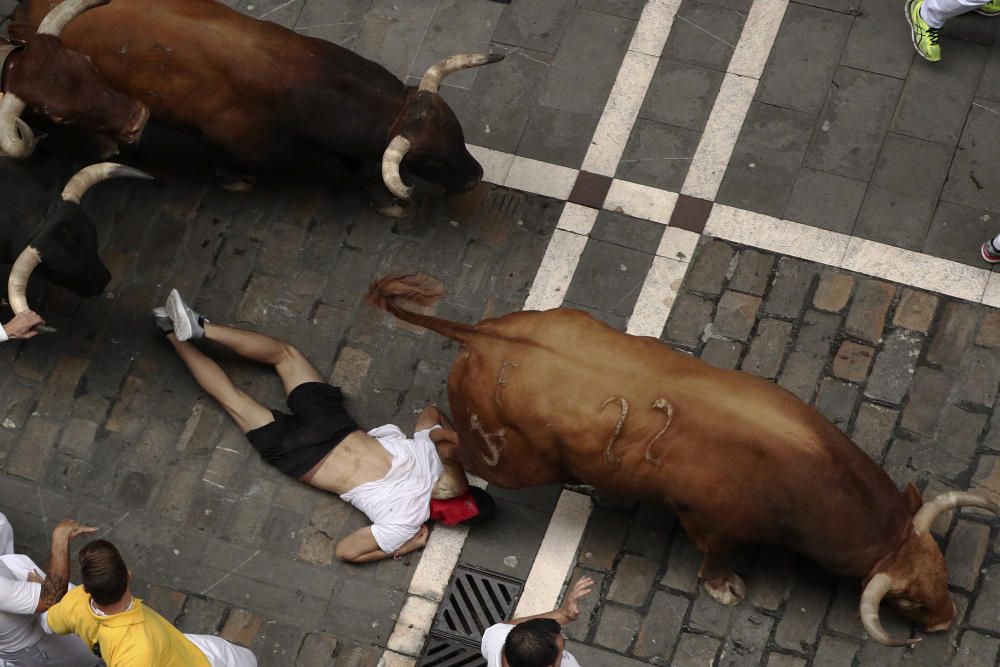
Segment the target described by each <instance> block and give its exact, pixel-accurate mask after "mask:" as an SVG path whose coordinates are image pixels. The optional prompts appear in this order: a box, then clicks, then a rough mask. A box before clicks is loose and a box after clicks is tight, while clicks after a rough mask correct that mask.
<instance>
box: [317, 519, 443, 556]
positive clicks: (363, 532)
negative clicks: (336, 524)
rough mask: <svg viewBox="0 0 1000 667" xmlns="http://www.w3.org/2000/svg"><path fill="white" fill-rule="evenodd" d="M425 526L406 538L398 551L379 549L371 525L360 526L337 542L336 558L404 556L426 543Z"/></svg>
mask: <svg viewBox="0 0 1000 667" xmlns="http://www.w3.org/2000/svg"><path fill="white" fill-rule="evenodd" d="M427 535H428V531H427V526H421V527H420V530H419V531H418V532H417V534H416V535H414V536H413V537H411V538H410V539H409V540H407V542H406V544H404V545H403V546H401V547H400V548H399V550H398V551H395V552H393V553H388V552H386V551H382V550H381V549H379V546H378V542H376V541H375V536H374V535H372V528H371V526H366V527H364V528H360V529H358V530H356V531H354V532H353V533H351V534H350V535H348V536H347V537H345V538H344V539H342V540H340V541H339V542H337V546H336V547H334V552H335V553H336V554H337V558H339V559H340V560H343V561H347V562H348V563H371V562H374V561H377V560H385V559H386V558H395V557H397V556H405V555H406V554H408V553H411V552H413V551H416V550H417V549H420V548H421V547H423V546H424V545H425V544H427Z"/></svg>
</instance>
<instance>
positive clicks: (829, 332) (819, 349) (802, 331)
mask: <svg viewBox="0 0 1000 667" xmlns="http://www.w3.org/2000/svg"><path fill="white" fill-rule="evenodd" d="M842 322H843V318H841V317H840V316H839V315H835V314H833V313H821V312H818V311H815V310H809V311H806V314H805V317H803V318H802V325H801V326H800V327H799V335H798V337H797V339H796V341H795V349H796V350H799V351H800V352H808V353H809V354H812V355H815V356H817V357H826V356H827V355H829V354H830V350H831V347H832V345H833V341H834V340H835V339H836V338H837V333H838V330H839V329H840V327H841V323H842Z"/></svg>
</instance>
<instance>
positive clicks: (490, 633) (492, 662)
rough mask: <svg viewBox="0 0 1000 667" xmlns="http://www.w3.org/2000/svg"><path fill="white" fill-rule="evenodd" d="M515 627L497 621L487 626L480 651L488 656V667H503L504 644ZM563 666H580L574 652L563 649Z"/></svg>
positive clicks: (485, 656) (484, 655)
mask: <svg viewBox="0 0 1000 667" xmlns="http://www.w3.org/2000/svg"><path fill="white" fill-rule="evenodd" d="M513 629H514V626H513V625H511V624H510V623H497V624H496V625H491V626H490V627H488V628H486V632H484V633H483V643H482V644H481V645H480V647H479V650H480V653H482V654H483V657H484V658H486V667H503V645H504V643H505V642H506V641H507V635H509V634H510V631H511V630H513ZM561 667H580V663H578V662H577V661H576V658H574V657H573V654H572V653H569V652H568V651H563V654H562V666H561Z"/></svg>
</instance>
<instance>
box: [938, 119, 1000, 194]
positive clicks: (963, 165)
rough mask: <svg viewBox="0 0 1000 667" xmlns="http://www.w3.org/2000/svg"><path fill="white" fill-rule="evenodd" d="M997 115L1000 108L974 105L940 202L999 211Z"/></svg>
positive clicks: (999, 137) (998, 136)
mask: <svg viewBox="0 0 1000 667" xmlns="http://www.w3.org/2000/svg"><path fill="white" fill-rule="evenodd" d="M998 115H1000V104H998V103H996V102H991V101H988V100H975V101H973V103H972V109H970V110H969V117H968V119H967V120H966V121H965V129H964V130H963V131H962V140H961V142H960V143H959V145H958V151H956V152H955V159H954V161H953V162H952V164H951V171H950V172H949V173H948V182H947V183H946V184H945V186H944V192H943V193H942V195H941V199H943V200H945V201H950V202H954V203H956V204H962V205H964V206H969V207H972V208H981V209H986V210H988V211H1000V171H998V170H997V169H996V156H997V155H998V154H1000V134H998V133H997V131H996V123H997V116H998Z"/></svg>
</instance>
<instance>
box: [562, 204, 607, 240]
mask: <svg viewBox="0 0 1000 667" xmlns="http://www.w3.org/2000/svg"><path fill="white" fill-rule="evenodd" d="M596 221H597V211H596V210H595V209H592V208H588V207H587V206H580V205H579V204H574V203H573V202H571V201H568V202H566V208H564V209H563V212H562V215H560V216H559V222H558V223H557V224H556V229H562V230H565V231H567V232H573V233H574V234H579V235H581V236H589V235H590V231H591V230H592V229H593V228H594V223H595V222H596Z"/></svg>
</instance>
